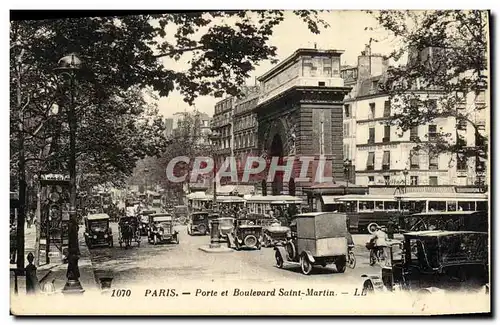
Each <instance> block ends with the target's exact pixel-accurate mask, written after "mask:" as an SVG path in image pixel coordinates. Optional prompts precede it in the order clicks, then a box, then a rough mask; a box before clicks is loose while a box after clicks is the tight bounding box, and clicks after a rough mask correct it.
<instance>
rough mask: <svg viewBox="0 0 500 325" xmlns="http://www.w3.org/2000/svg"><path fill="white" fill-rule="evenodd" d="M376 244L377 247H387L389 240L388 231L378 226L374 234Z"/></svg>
mask: <svg viewBox="0 0 500 325" xmlns="http://www.w3.org/2000/svg"><path fill="white" fill-rule="evenodd" d="M372 238H373V239H374V242H375V247H384V246H387V240H388V239H389V238H388V237H387V229H386V228H385V227H384V226H382V227H380V226H377V230H376V231H375V232H374V233H373V237H372Z"/></svg>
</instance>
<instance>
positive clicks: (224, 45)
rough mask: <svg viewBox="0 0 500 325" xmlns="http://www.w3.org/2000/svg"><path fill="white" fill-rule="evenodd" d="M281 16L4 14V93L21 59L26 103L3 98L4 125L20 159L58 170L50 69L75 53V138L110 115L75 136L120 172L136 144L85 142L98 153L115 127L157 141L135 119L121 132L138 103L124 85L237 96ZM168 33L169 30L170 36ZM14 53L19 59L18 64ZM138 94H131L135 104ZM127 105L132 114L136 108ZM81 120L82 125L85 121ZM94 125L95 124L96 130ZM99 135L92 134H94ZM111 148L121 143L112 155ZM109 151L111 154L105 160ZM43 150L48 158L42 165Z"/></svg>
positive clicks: (56, 99)
mask: <svg viewBox="0 0 500 325" xmlns="http://www.w3.org/2000/svg"><path fill="white" fill-rule="evenodd" d="M294 14H296V15H298V16H300V17H301V18H302V19H303V21H304V22H305V23H306V24H307V25H308V27H309V29H310V30H311V31H312V32H313V33H319V30H320V27H322V26H326V24H325V23H324V22H323V21H322V20H320V19H318V18H317V13H316V12H314V11H312V12H309V11H301V10H298V11H294ZM284 18H285V14H284V12H283V11H213V12H186V13H168V14H154V15H151V14H148V15H134V16H120V17H79V18H72V19H53V20H33V21H29V20H28V21H12V22H11V33H10V34H11V41H10V50H11V92H12V95H13V96H11V98H12V100H13V101H14V99H15V98H16V96H15V90H16V87H15V83H16V82H17V75H16V73H15V72H16V69H17V68H16V67H20V68H19V69H20V71H21V78H20V79H21V83H20V87H21V88H22V90H21V92H22V99H23V100H22V102H23V103H26V104H27V106H26V107H25V111H24V112H23V114H22V115H23V116H22V118H20V119H17V117H18V115H19V111H18V109H17V106H16V103H14V102H13V103H12V104H11V116H12V118H11V123H12V124H13V125H14V126H15V125H16V124H17V123H18V122H21V123H23V124H24V125H23V126H24V131H23V132H24V133H26V137H27V138H26V141H25V147H26V150H27V151H29V155H28V156H27V161H28V162H31V163H40V162H43V163H44V166H43V167H42V166H41V165H40V164H38V165H40V166H37V168H38V169H45V168H47V169H64V164H63V162H64V161H66V159H62V158H63V157H64V156H65V154H66V153H67V149H65V147H64V146H65V141H67V137H66V135H67V125H66V123H65V121H64V118H63V116H64V112H65V109H66V107H67V104H68V99H67V97H65V96H62V93H67V90H68V89H67V85H66V84H65V83H61V79H60V77H59V78H58V77H57V76H56V75H55V73H54V70H53V69H54V67H55V66H56V64H57V60H58V59H59V58H60V57H62V56H64V55H67V54H68V53H70V52H75V53H77V55H78V56H79V57H80V58H81V59H82V61H83V63H84V69H82V70H81V71H80V72H79V75H78V78H77V82H78V85H77V87H78V90H77V91H78V94H79V96H78V98H77V99H78V102H77V106H78V107H77V110H81V111H82V112H80V111H78V113H79V118H82V119H83V120H81V122H80V125H79V128H80V130H79V134H78V136H79V137H85V142H87V141H88V140H89V135H91V134H92V127H98V128H100V129H104V128H103V126H104V125H106V127H111V126H110V124H111V123H109V122H110V121H111V120H110V118H112V117H116V119H117V125H115V126H112V128H113V130H110V131H109V132H105V131H104V130H103V131H102V132H100V134H99V137H95V138H92V141H91V142H87V143H88V145H86V147H85V143H84V142H83V141H80V140H78V141H79V143H80V144H79V145H80V149H81V150H82V152H81V153H80V160H81V159H83V158H84V157H85V159H89V160H90V161H94V162H95V164H94V166H95V167H96V168H98V169H99V171H100V172H102V171H104V170H109V171H112V169H111V168H110V166H109V163H111V162H112V164H113V166H114V167H116V172H117V173H118V174H120V173H121V172H124V171H126V170H128V169H130V167H132V165H133V164H132V163H131V162H130V161H124V160H123V159H121V158H123V157H124V156H126V155H127V154H128V155H130V156H135V152H133V154H132V151H134V150H137V151H138V152H137V156H139V157H140V156H141V155H143V153H144V152H145V151H147V150H146V149H144V146H137V145H132V143H129V144H127V141H124V142H120V144H123V146H121V145H120V146H117V147H116V149H117V150H109V151H110V152H109V153H102V152H98V155H94V153H96V152H94V153H89V152H88V150H89V149H90V147H91V145H90V144H92V145H95V148H96V149H97V150H99V151H105V150H102V149H103V148H107V149H109V148H110V147H109V145H110V144H111V143H114V144H117V143H118V142H116V141H123V139H124V138H123V134H120V135H118V134H116V136H115V135H111V134H112V133H113V132H121V131H123V132H125V133H127V132H128V133H127V134H129V135H134V136H136V137H140V139H141V140H142V141H145V142H148V139H156V137H151V136H150V135H147V136H142V137H141V135H140V134H138V133H136V134H134V132H135V131H136V130H140V128H139V127H135V128H132V129H130V130H128V131H127V127H125V126H126V125H128V126H131V124H130V123H131V122H130V120H128V122H127V119H126V118H125V119H122V118H121V117H120V116H121V115H123V114H125V115H127V114H126V113H127V109H128V108H126V107H127V105H131V106H129V108H130V107H136V109H137V107H138V105H137V104H138V103H133V101H134V100H135V98H133V96H132V95H131V93H129V91H130V89H131V88H134V89H142V90H144V89H151V90H152V91H155V92H157V93H158V94H159V95H160V96H167V95H168V94H169V93H170V91H172V90H173V89H174V87H177V88H178V90H179V91H180V92H181V93H182V94H183V95H184V96H185V101H186V102H188V103H192V102H193V100H194V99H195V98H196V97H197V96H199V95H214V96H222V95H223V94H224V93H229V94H231V95H234V94H237V93H238V92H239V89H241V87H240V86H241V85H243V84H244V83H245V81H246V78H247V77H248V76H249V73H250V72H251V71H252V70H253V69H254V65H255V64H256V63H258V62H259V61H261V60H266V59H274V58H275V56H276V48H275V47H274V46H272V45H270V44H269V37H270V36H271V35H272V32H273V29H274V27H275V26H277V25H278V24H279V23H281V22H282V21H283V19H284ZM167 35H168V36H171V37H169V38H168V40H167V37H166V36H167ZM21 53H22V55H21ZM18 57H22V62H21V63H19V62H20V61H19V60H18V59H17V58H18ZM181 59H187V60H189V67H188V69H187V70H182V71H178V70H176V68H177V67H178V65H175V64H169V62H168V60H170V61H172V60H173V61H179V60H181ZM136 95H137V92H136ZM129 96H132V97H129ZM140 97H141V96H139V97H136V98H138V101H139V102H140V101H141V100H142V99H140ZM118 98H122V99H121V101H122V104H121V105H119V107H112V106H113V105H112V103H116V102H117V101H118ZM55 107H59V111H60V112H59V114H54V113H53V111H54V108H55ZM96 112H97V114H95V113H96ZM99 112H101V113H99ZM104 112H105V113H104ZM131 113H132V114H131V115H132V116H135V117H137V116H139V115H141V114H142V111H141V110H140V109H139V112H131ZM154 119H156V120H157V121H156V122H155V123H154V124H153V126H151V125H149V126H148V128H147V129H151V128H152V127H154V128H155V130H158V127H159V120H158V117H157V116H156V117H154ZM118 120H119V121H118ZM113 122H115V121H113ZM100 123H104V124H100ZM86 126H89V128H88V129H85V127H86ZM11 130H12V133H11V138H12V140H13V141H12V142H11V160H12V161H13V162H15V161H16V159H17V158H16V154H17V153H18V151H19V148H18V147H17V145H16V143H15V139H16V138H18V135H17V134H16V132H14V131H15V130H16V128H15V127H14V128H11ZM132 130H133V131H132ZM98 133H99V131H97V130H96V132H95V135H97V134H98ZM104 133H106V137H110V136H112V137H113V138H114V140H113V141H114V142H113V141H111V140H110V141H108V142H106V141H104V139H105V138H106V137H104ZM144 134H147V133H144ZM97 139H99V140H100V142H96V141H94V140H97ZM101 140H102V141H101ZM115 140H116V141H115ZM129 140H130V139H129ZM154 145H157V143H155V144H154ZM160 147H161V146H159V147H158V148H160ZM147 149H148V150H149V149H151V147H149V148H147ZM97 150H96V151H97ZM119 150H122V152H121V153H120V154H119ZM153 151H154V150H153ZM113 152H114V153H113ZM99 154H104V155H106V157H103V158H105V159H107V161H106V163H103V162H102V161H99V159H100V158H101V157H100V156H99ZM113 155H115V156H113ZM113 157H114V158H116V159H114V160H113V159H111V158H113ZM49 158H54V159H51V163H46V161H47V159H49ZM113 171H114V170H113Z"/></svg>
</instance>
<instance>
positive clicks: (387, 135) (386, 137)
mask: <svg viewBox="0 0 500 325" xmlns="http://www.w3.org/2000/svg"><path fill="white" fill-rule="evenodd" d="M389 141H391V126H390V125H384V138H383V139H382V142H389Z"/></svg>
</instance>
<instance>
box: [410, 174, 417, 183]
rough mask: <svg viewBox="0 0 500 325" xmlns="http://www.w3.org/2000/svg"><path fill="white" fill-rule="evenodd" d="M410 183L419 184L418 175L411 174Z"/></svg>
mask: <svg viewBox="0 0 500 325" xmlns="http://www.w3.org/2000/svg"><path fill="white" fill-rule="evenodd" d="M410 185H418V176H410Z"/></svg>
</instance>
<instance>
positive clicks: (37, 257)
mask: <svg viewBox="0 0 500 325" xmlns="http://www.w3.org/2000/svg"><path fill="white" fill-rule="evenodd" d="M40 190H41V186H40V182H39V181H38V182H37V185H36V215H35V232H36V237H35V266H36V267H38V266H39V265H40V235H41V229H42V228H41V220H42V211H41V208H42V206H41V202H40V196H41V192H40Z"/></svg>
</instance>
